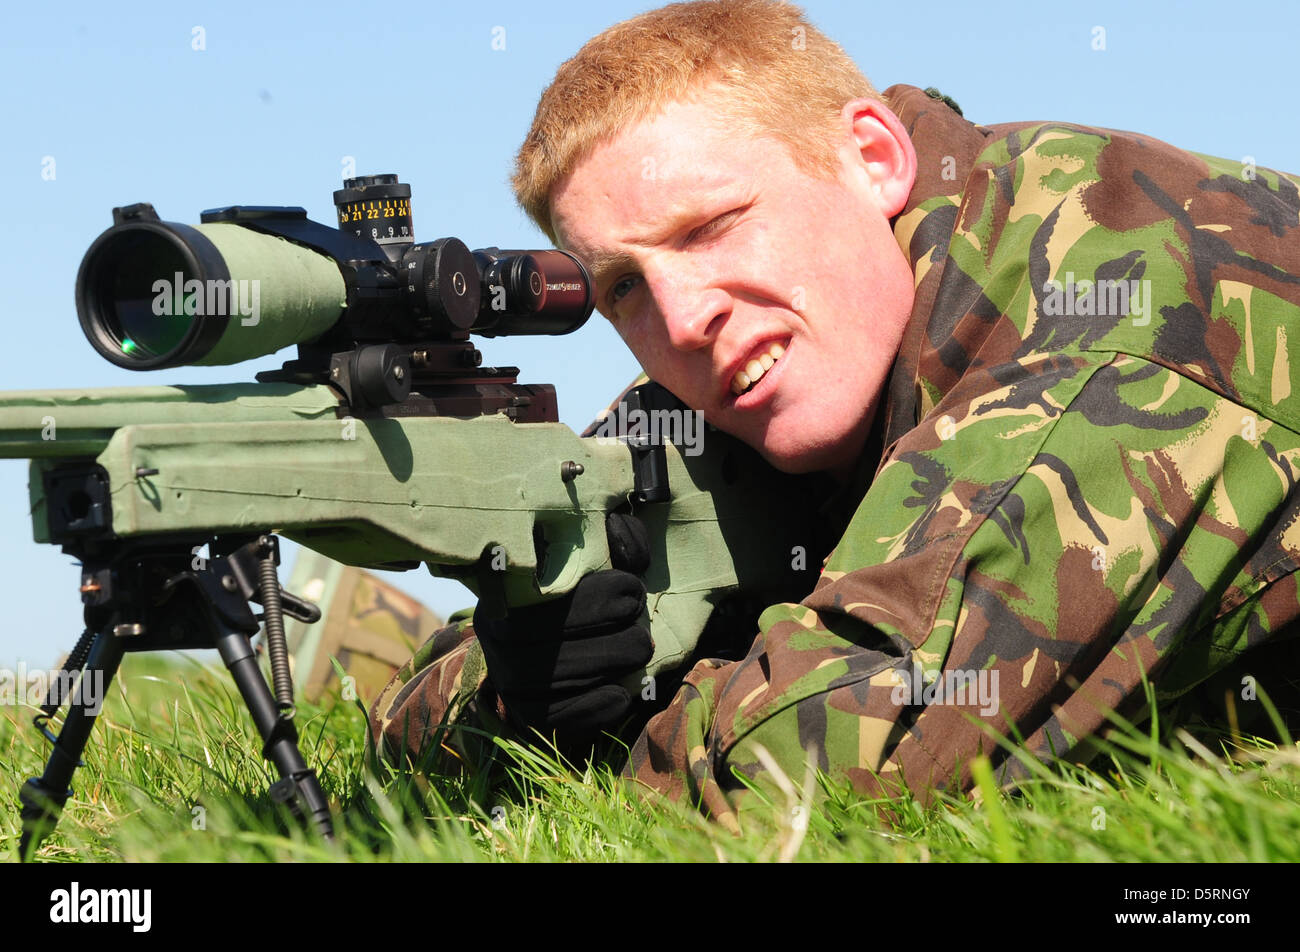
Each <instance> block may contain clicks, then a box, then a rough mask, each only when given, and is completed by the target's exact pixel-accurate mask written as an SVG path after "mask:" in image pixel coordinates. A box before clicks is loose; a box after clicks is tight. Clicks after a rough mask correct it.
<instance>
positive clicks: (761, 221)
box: [551, 93, 916, 472]
mask: <svg viewBox="0 0 1300 952" xmlns="http://www.w3.org/2000/svg"><path fill="white" fill-rule="evenodd" d="M718 105H719V102H718V100H717V97H716V94H714V95H712V96H710V95H709V94H708V93H704V94H701V95H700V96H698V97H696V98H695V99H693V100H691V101H688V102H680V103H675V104H672V105H670V106H669V107H668V108H667V109H665V110H664V111H663V112H662V113H660V114H659V115H658V116H655V117H653V118H651V119H650V120H647V121H645V122H642V123H641V124H639V125H637V126H634V127H632V128H630V129H627V130H625V131H624V132H623V133H621V134H620V135H618V136H616V137H615V138H614V139H612V140H610V141H608V142H606V143H604V144H602V145H600V146H598V147H597V148H596V149H594V150H593V151H592V152H591V153H590V154H589V155H588V156H587V157H586V158H584V160H583V161H582V162H580V163H579V165H578V166H577V167H576V168H575V169H574V170H573V171H572V172H571V173H570V174H569V175H568V176H566V177H565V178H564V179H562V180H561V181H560V182H559V183H558V184H557V185H556V187H555V189H554V190H553V192H552V196H551V212H552V220H553V222H554V224H555V227H556V232H557V235H558V237H559V240H560V245H561V247H564V248H566V249H567V250H570V251H572V252H574V253H575V254H577V255H578V256H579V257H581V258H583V259H584V261H586V262H588V263H589V264H590V265H592V266H593V269H594V272H595V273H594V275H593V276H594V277H595V278H596V281H597V306H598V307H599V309H600V310H601V313H602V314H604V315H605V316H606V317H608V318H610V319H611V321H612V322H613V325H614V327H615V328H616V329H617V331H618V333H619V334H620V336H621V337H622V338H623V340H624V341H625V342H626V343H627V345H628V346H629V347H630V348H631V350H632V352H633V353H634V354H635V355H636V357H637V359H638V360H640V362H641V365H642V367H643V368H644V369H645V370H646V372H647V373H648V374H649V375H650V376H651V378H653V379H654V380H656V381H658V382H659V383H661V384H663V385H664V386H666V387H667V388H668V389H669V390H671V391H673V392H674V393H675V394H677V396H678V397H680V398H681V399H682V400H684V401H685V402H686V403H687V404H688V405H689V406H691V407H693V408H695V409H697V410H700V411H702V412H703V413H704V415H705V418H706V419H707V420H708V421H709V422H710V423H712V424H714V425H715V426H717V427H719V428H720V429H722V430H725V431H726V432H729V433H731V434H733V435H734V436H736V437H738V438H740V439H742V440H744V441H745V442H746V443H749V444H750V445H751V446H753V447H754V448H755V449H757V450H758V451H759V452H761V453H762V454H763V456H764V457H765V458H766V459H767V460H768V461H769V462H771V463H772V464H773V465H774V466H776V467H778V468H779V469H782V470H784V471H787V472H811V471H816V470H830V471H833V472H844V471H847V470H848V469H850V468H851V467H852V465H853V463H854V462H855V460H856V458H857V456H858V454H859V453H860V452H861V450H862V446H863V444H864V443H865V440H866V436H867V432H868V430H869V429H870V427H871V422H872V419H873V417H874V415H875V413H876V409H877V407H878V405H879V402H880V397H881V393H882V391H883V388H884V383H885V380H886V377H887V375H888V373H889V369H890V366H891V364H892V363H893V360H894V357H895V355H896V354H897V351H898V346H899V342H900V340H901V337H902V333H903V328H904V326H905V325H906V323H907V318H908V315H909V314H910V312H911V307H912V296H913V278H912V271H911V267H910V266H909V264H908V261H907V259H906V257H905V256H904V254H903V252H902V250H901V249H900V248H899V246H898V244H897V242H896V240H895V238H894V235H893V231H892V228H891V225H890V220H889V219H890V218H891V217H892V216H893V215H895V214H897V213H898V211H899V210H901V209H902V207H903V205H904V203H905V202H906V200H907V196H908V193H909V192H910V191H911V188H912V183H913V181H914V180H915V175H916V156H915V152H914V151H913V149H912V145H911V142H910V140H909V139H908V137H907V134H906V132H905V131H904V130H903V128H902V125H901V124H900V123H899V121H898V119H897V117H895V116H894V114H893V113H892V112H890V111H889V110H888V109H887V108H886V107H885V106H884V105H883V104H881V103H880V102H877V101H875V100H869V99H860V100H854V101H853V102H850V103H848V104H846V106H845V107H844V110H843V111H842V113H841V115H840V117H839V120H837V128H838V129H839V141H840V146H839V149H838V153H837V154H838V157H839V162H840V171H839V175H838V177H837V178H836V179H834V180H829V179H818V178H814V177H810V176H809V175H807V174H806V173H804V172H803V171H801V170H800V169H799V168H798V167H797V166H796V165H795V163H794V160H793V159H792V158H791V155H790V153H789V150H788V147H787V146H786V145H785V144H784V143H781V142H779V141H777V140H775V139H770V138H759V139H753V138H751V137H748V136H743V135H740V134H737V133H733V132H732V131H730V130H729V128H728V124H727V121H726V120H725V119H723V118H722V117H721V116H720V115H719V109H718ZM609 255H618V256H620V257H619V259H618V260H616V261H613V262H611V263H610V266H609V267H602V266H601V262H602V260H603V259H605V258H606V257H607V256H609ZM773 342H779V343H781V344H783V345H784V346H785V347H786V349H787V353H786V355H785V356H784V357H782V358H781V360H779V361H778V362H777V364H776V365H775V367H773V368H772V369H771V370H769V371H768V373H767V374H766V375H765V376H764V377H763V378H762V379H761V380H760V381H759V383H758V384H757V385H756V386H755V388H754V390H753V391H752V392H750V393H749V394H746V395H745V396H744V397H742V398H740V399H739V400H738V399H737V398H736V395H735V394H734V393H733V391H732V389H731V383H732V377H733V376H734V374H735V372H736V371H737V370H741V369H743V368H744V366H745V364H746V363H747V362H748V361H749V360H751V359H754V358H756V357H757V356H758V354H759V352H764V351H766V350H767V348H768V345H770V344H771V343H773ZM769 378H770V379H769Z"/></svg>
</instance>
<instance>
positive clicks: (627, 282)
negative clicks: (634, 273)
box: [609, 277, 636, 302]
mask: <svg viewBox="0 0 1300 952" xmlns="http://www.w3.org/2000/svg"><path fill="white" fill-rule="evenodd" d="M635 283H636V278H632V277H627V278H622V279H620V280H619V281H617V282H615V284H614V286H613V287H612V288H610V289H609V299H610V300H611V301H613V302H618V301H619V300H620V299H622V298H623V297H625V296H626V295H627V294H628V293H630V292H631V290H632V287H633V286H634V285H635Z"/></svg>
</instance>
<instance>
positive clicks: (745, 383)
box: [731, 341, 785, 396]
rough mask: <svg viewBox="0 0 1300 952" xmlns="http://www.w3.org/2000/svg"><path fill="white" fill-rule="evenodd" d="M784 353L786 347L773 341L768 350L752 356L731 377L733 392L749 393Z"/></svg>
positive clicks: (738, 393)
mask: <svg viewBox="0 0 1300 952" xmlns="http://www.w3.org/2000/svg"><path fill="white" fill-rule="evenodd" d="M784 354H785V347H784V346H782V345H781V344H780V343H778V342H775V341H773V342H772V343H771V344H770V345H769V346H768V348H767V349H766V350H764V351H762V352H761V353H759V354H758V355H756V356H755V357H752V358H751V359H750V360H749V362H748V363H746V364H745V366H744V367H742V368H741V369H740V370H738V371H736V375H735V376H734V377H732V378H731V392H732V393H734V394H735V395H736V396H740V395H741V394H743V393H747V392H748V391H749V390H751V389H752V388H753V386H754V385H755V384H756V383H758V382H759V381H760V380H761V379H763V375H764V374H765V373H767V372H768V371H769V370H771V369H772V367H773V365H774V364H775V363H776V362H777V361H778V360H780V359H781V357H782V356H783V355H784Z"/></svg>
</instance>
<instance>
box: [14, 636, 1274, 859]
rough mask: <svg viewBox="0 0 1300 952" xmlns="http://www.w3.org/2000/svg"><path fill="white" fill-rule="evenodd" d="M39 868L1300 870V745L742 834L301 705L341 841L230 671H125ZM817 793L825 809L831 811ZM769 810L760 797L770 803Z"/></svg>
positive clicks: (1099, 772)
mask: <svg viewBox="0 0 1300 952" xmlns="http://www.w3.org/2000/svg"><path fill="white" fill-rule="evenodd" d="M109 693H110V698H109V700H108V702H107V704H106V705H105V708H104V712H103V714H102V715H101V716H100V719H99V722H98V723H97V724H96V726H95V731H94V733H93V735H92V738H91V745H90V747H89V748H88V750H87V752H86V758H85V759H86V766H84V767H82V768H80V769H79V770H78V771H77V774H76V776H75V777H74V779H73V787H74V790H75V795H74V797H73V799H71V800H70V801H69V802H68V805H67V807H66V808H65V810H64V813H63V816H62V818H61V819H60V821H59V825H58V827H57V829H56V830H55V832H54V833H53V834H52V835H51V836H50V837H49V838H48V839H47V840H46V841H45V843H44V844H43V845H42V846H41V848H40V850H39V852H38V854H37V859H39V860H42V861H48V862H70V861H87V860H90V861H131V862H161V861H221V862H284V861H329V862H333V861H340V862H376V861H378V862H403V861H428V860H435V861H458V862H459V861H468V862H501V861H505V862H516V861H524V862H527V861H537V862H573V861H577V862H629V861H636V862H664V861H668V862H710V863H712V862H751V861H777V860H800V861H828V862H858V861H904V862H952V861H957V862H998V861H1019V862H1063V861H1064V862H1074V861H1083V862H1237V861H1273V862H1296V861H1300V810H1297V809H1296V805H1297V803H1300V748H1298V747H1297V746H1296V745H1293V744H1290V743H1289V742H1288V743H1286V744H1283V745H1280V746H1277V745H1273V744H1270V743H1268V742H1265V741H1263V740H1260V739H1257V738H1250V737H1245V738H1242V737H1238V738H1236V739H1235V740H1234V739H1229V738H1225V739H1223V740H1222V742H1220V743H1219V744H1218V749H1217V750H1211V749H1210V748H1209V747H1208V746H1206V745H1205V744H1204V743H1202V742H1201V741H1198V740H1195V739H1194V738H1192V737H1191V736H1190V735H1188V734H1187V733H1186V732H1179V731H1176V732H1174V734H1173V738H1174V741H1173V745H1172V746H1167V745H1164V744H1161V743H1159V742H1158V741H1157V740H1156V739H1155V738H1154V737H1153V736H1152V735H1151V734H1150V733H1145V732H1143V731H1139V730H1137V729H1135V728H1133V727H1131V726H1127V725H1125V726H1122V728H1121V729H1119V730H1117V731H1116V732H1114V733H1113V734H1112V736H1111V738H1110V740H1109V742H1107V743H1105V744H1103V745H1102V746H1103V750H1104V752H1103V754H1102V756H1101V757H1100V758H1099V759H1098V760H1096V761H1094V762H1093V764H1092V766H1091V768H1084V767H1079V766H1069V765H1056V766H1053V767H1051V768H1047V767H1042V766H1041V765H1040V766H1036V767H1034V768H1033V769H1032V776H1031V778H1030V779H1029V780H1027V781H1025V782H1023V783H1022V784H1021V785H1020V787H1019V790H1018V792H1017V793H1015V794H1007V793H1004V792H1001V791H999V790H998V789H996V787H995V785H994V782H993V775H992V771H991V770H989V769H988V765H987V762H983V763H980V764H977V767H976V771H975V776H976V780H977V786H978V791H979V795H978V796H975V797H972V798H953V797H942V798H940V800H939V801H938V802H937V803H935V804H933V805H931V806H929V807H925V808H923V807H922V806H921V805H919V804H918V803H917V802H915V801H912V800H909V799H901V800H893V801H889V802H888V803H886V802H883V801H872V800H866V799H863V798H862V797H861V796H858V795H856V794H854V793H852V792H851V791H849V790H847V789H844V788H840V787H836V786H835V785H833V784H829V783H827V782H825V780H824V778H817V777H812V776H810V777H809V778H805V783H804V784H802V785H796V784H795V783H793V782H792V781H789V780H787V779H785V778H782V783H781V786H782V791H783V792H781V793H780V794H779V795H778V798H777V799H778V802H771V801H768V800H763V801H762V802H760V803H758V805H757V806H756V808H755V809H753V810H751V811H748V812H747V813H746V814H745V824H746V827H745V833H744V835H743V836H740V837H736V836H732V835H730V834H728V833H726V832H725V831H724V830H722V829H721V828H719V827H718V826H717V825H715V824H711V823H709V822H707V821H705V820H703V819H701V818H700V817H699V816H698V815H697V814H696V813H694V812H693V811H691V810H689V809H686V808H683V807H677V806H674V805H672V804H668V803H666V802H662V801H658V800H654V801H650V800H645V799H642V798H640V797H638V796H637V795H636V793H635V791H633V790H632V789H630V788H629V787H627V786H626V785H623V784H621V783H620V782H619V781H617V780H616V778H615V777H614V776H612V774H611V773H610V771H609V770H608V769H607V768H590V769H587V770H585V771H583V772H574V771H568V770H565V769H563V768H562V766H561V765H560V764H558V763H557V762H556V761H555V760H554V759H552V758H550V757H547V756H546V755H545V754H543V753H540V752H538V751H535V750H531V749H527V748H521V747H516V746H503V747H502V749H501V756H502V758H503V759H506V760H510V761H513V762H514V765H515V766H514V769H513V770H512V771H511V772H510V773H509V774H508V775H507V779H506V780H505V781H504V782H502V783H499V784H498V785H497V786H496V787H495V788H488V787H487V786H486V784H485V783H484V782H483V781H481V780H480V781H472V780H467V779H460V778H437V779H435V780H427V779H425V778H412V777H409V776H398V777H392V778H390V779H389V780H388V781H387V782H386V783H384V784H382V785H381V784H379V783H377V782H376V781H374V780H373V779H370V778H369V777H368V776H367V774H366V771H365V769H364V759H363V742H362V739H363V736H364V731H365V718H364V713H363V711H362V710H361V709H360V708H359V706H358V705H357V704H356V703H355V702H341V701H338V700H337V699H333V700H331V701H327V702H326V703H325V704H323V705H305V704H304V705H300V706H299V708H298V725H299V731H300V736H301V738H302V742H301V746H302V749H303V752H304V755H305V756H306V757H307V760H308V762H309V763H310V764H311V765H312V766H313V767H315V768H316V770H317V772H318V775H319V776H320V778H321V783H322V786H323V788H324V790H325V793H326V795H327V796H328V797H329V798H330V801H331V803H332V805H333V806H334V815H335V823H336V828H337V829H338V830H339V833H340V835H339V836H338V837H337V839H336V840H335V841H334V842H326V841H324V840H322V839H321V838H319V837H318V836H316V835H314V834H310V833H308V832H307V831H306V830H305V829H304V828H303V827H302V826H301V825H300V824H298V823H296V822H295V821H293V819H292V818H290V817H288V816H286V815H285V814H284V813H283V810H282V808H280V807H279V806H278V805H276V804H274V803H273V802H272V800H271V799H270V797H269V796H268V794H267V792H266V791H267V787H268V786H269V784H270V783H271V782H272V781H273V780H275V779H277V778H276V776H275V774H274V769H273V768H272V767H271V765H270V764H268V763H266V762H264V761H263V760H262V758H261V756H260V754H259V753H258V751H259V748H260V742H259V741H258V739H257V738H256V735H255V731H254V729H253V727H252V723H251V720H250V718H249V716H248V714H247V712H246V711H245V709H244V706H243V703H242V701H241V700H240V698H239V696H238V694H237V692H236V690H235V688H234V686H233V684H232V683H231V682H230V680H229V678H228V677H227V676H226V674H225V672H224V671H221V670H214V669H209V668H206V667H203V666H202V665H200V664H198V663H197V662H195V661H193V660H192V659H189V658H186V657H184V656H176V659H175V660H163V659H159V658H144V657H129V658H128V659H127V661H126V663H125V664H124V666H123V672H122V673H121V674H119V676H118V678H117V679H116V680H115V681H114V684H113V686H112V689H111V690H110V692H109ZM33 713H34V712H33V711H31V710H27V709H23V708H14V707H6V708H0V764H3V771H2V773H3V776H0V801H3V802H4V803H5V805H6V808H5V809H4V810H3V811H2V812H0V859H3V860H7V861H10V862H12V861H15V860H16V859H17V853H18V843H19V833H20V824H19V818H18V811H17V808H16V804H17V797H18V790H19V787H20V786H21V785H22V783H23V781H24V780H25V779H26V778H27V777H31V776H37V775H39V774H40V773H41V771H42V770H43V768H44V762H45V758H46V756H47V745H46V742H45V741H44V740H43V739H42V738H41V736H40V735H39V734H38V733H37V732H36V731H35V730H34V729H33V728H32V727H31V724H30V721H31V715H32V714H33ZM813 788H816V793H817V796H816V797H813V796H812V793H813V792H814V790H813ZM755 798H756V799H758V795H757V794H755Z"/></svg>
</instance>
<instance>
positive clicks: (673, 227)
mask: <svg viewBox="0 0 1300 952" xmlns="http://www.w3.org/2000/svg"><path fill="white" fill-rule="evenodd" d="M693 197H696V198H697V200H696V201H693V202H692V201H684V202H682V203H681V204H680V205H679V206H678V209H677V210H671V211H669V212H667V213H666V214H665V215H664V217H663V218H662V219H661V220H660V221H658V222H656V223H654V224H653V225H651V226H650V227H649V228H648V229H647V231H646V232H644V233H643V234H642V235H641V237H634V238H630V239H628V241H627V243H628V244H630V245H634V246H636V247H641V248H653V247H655V246H656V245H660V244H662V243H663V242H665V241H667V240H668V239H670V238H671V237H672V236H673V235H676V234H678V233H680V232H681V231H682V230H683V229H684V228H687V227H688V226H690V225H699V224H704V223H707V222H710V221H712V220H713V219H714V218H717V217H718V216H719V215H724V214H726V213H727V212H728V211H730V210H731V209H732V207H733V206H736V205H740V204H751V203H752V196H751V195H750V194H749V193H748V192H747V191H744V190H738V189H717V190H711V191H709V192H707V193H706V194H704V195H699V196H693ZM569 250H570V251H572V252H573V253H574V254H576V255H577V256H578V257H579V258H581V259H582V261H583V263H584V264H585V265H586V266H587V271H588V273H589V274H590V275H591V279H592V280H593V281H594V282H596V284H598V285H599V284H602V283H603V282H604V281H605V280H606V279H607V278H608V276H609V272H611V271H613V270H615V269H618V268H623V267H627V266H628V265H632V264H635V262H634V261H633V260H632V257H631V256H630V255H629V254H628V253H627V252H625V251H607V250H605V249H604V248H596V249H594V250H590V251H586V250H579V249H577V248H570V249H569Z"/></svg>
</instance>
